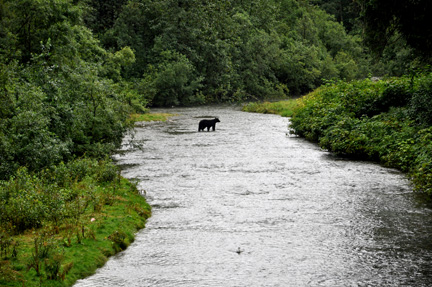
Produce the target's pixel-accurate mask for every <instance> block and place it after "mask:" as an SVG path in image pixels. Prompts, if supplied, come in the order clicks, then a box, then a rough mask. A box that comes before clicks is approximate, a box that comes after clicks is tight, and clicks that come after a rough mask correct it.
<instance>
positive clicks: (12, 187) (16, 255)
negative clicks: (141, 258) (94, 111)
mask: <svg viewBox="0 0 432 287" xmlns="http://www.w3.org/2000/svg"><path fill="white" fill-rule="evenodd" d="M0 187H1V188H0V206H1V207H2V209H1V213H0V243H1V244H0V262H1V265H0V285H1V286H71V285H72V284H73V283H74V282H75V281H76V280H78V279H80V278H84V277H86V276H89V275H91V274H92V273H93V272H94V271H95V270H96V268H98V267H101V266H102V265H103V264H104V263H105V261H106V260H107V258H108V257H109V256H111V255H114V254H115V253H117V252H119V251H121V250H124V249H125V248H126V247H127V246H128V245H129V244H130V243H131V242H132V241H133V240H134V233H135V232H136V231H137V230H138V229H141V228H143V227H144V225H145V222H146V219H147V218H148V217H149V216H150V214H151V209H150V206H149V205H148V204H147V203H146V202H145V199H144V197H143V196H142V195H141V194H140V192H138V190H137V188H136V186H135V185H134V184H132V183H130V182H129V181H127V180H125V179H123V178H121V177H120V175H119V171H118V168H117V167H116V166H115V165H113V164H112V163H111V162H110V161H97V160H92V159H78V160H74V161H71V162H69V163H68V164H60V165H57V166H55V167H52V168H46V169H44V170H43V171H41V172H40V173H38V176H35V174H34V173H30V172H29V171H28V170H27V169H26V168H20V169H19V170H18V172H17V173H16V174H15V176H13V177H11V178H10V179H9V180H8V181H3V182H1V186H0Z"/></svg>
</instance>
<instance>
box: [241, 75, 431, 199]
mask: <svg viewBox="0 0 432 287" xmlns="http://www.w3.org/2000/svg"><path fill="white" fill-rule="evenodd" d="M431 101H432V74H431V73H430V72H426V73H422V74H417V75H415V76H410V77H399V78H389V79H385V80H380V81H372V80H370V79H366V80H361V81H353V82H349V83H348V82H335V83H328V84H326V85H324V86H322V87H320V88H318V89H316V90H315V91H313V92H311V93H309V94H308V95H306V96H304V97H302V98H299V99H297V100H292V102H291V103H290V104H289V105H286V107H287V110H283V109H282V110H277V109H274V108H273V107H274V106H276V107H277V106H280V105H281V103H264V104H262V105H261V106H262V108H261V107H260V105H259V104H253V105H250V106H249V107H248V106H246V108H245V110H246V111H256V112H263V111H270V112H274V113H277V114H281V115H284V114H285V115H286V114H292V118H291V120H290V122H291V125H290V129H291V132H292V133H294V134H296V135H299V136H302V137H305V138H306V139H309V140H311V141H314V142H317V143H318V144H319V145H320V146H321V147H322V148H323V149H326V150H329V151H331V152H334V153H336V154H339V155H343V156H350V157H353V158H358V159H363V160H373V161H377V162H380V163H382V164H383V165H385V166H388V167H394V168H398V169H400V170H402V171H404V172H406V173H407V174H408V175H409V176H410V177H411V178H412V181H413V183H414V185H415V188H416V189H417V190H419V191H422V192H426V193H427V194H429V195H431V196H432V144H431V139H432V109H431V107H430V104H429V103H430V102H431ZM282 103H285V102H282ZM252 109H253V110H252Z"/></svg>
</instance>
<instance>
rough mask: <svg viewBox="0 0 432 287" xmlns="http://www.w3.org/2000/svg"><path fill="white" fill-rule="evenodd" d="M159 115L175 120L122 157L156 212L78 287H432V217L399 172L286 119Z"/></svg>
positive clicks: (140, 136) (149, 129) (144, 133)
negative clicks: (309, 136) (210, 125)
mask: <svg viewBox="0 0 432 287" xmlns="http://www.w3.org/2000/svg"><path fill="white" fill-rule="evenodd" d="M158 111H159V112H169V113H176V114H178V116H175V117H173V118H171V120H169V121H168V122H165V123H161V122H153V123H145V124H142V126H141V127H137V128H136V134H135V137H134V139H133V142H134V143H140V144H141V145H142V149H138V148H135V147H133V146H132V145H130V144H128V142H130V140H131V138H130V137H128V138H126V139H125V141H124V143H125V146H124V151H126V153H125V155H118V156H116V160H117V161H118V164H119V165H121V166H123V171H122V174H123V176H125V177H127V178H130V179H136V180H138V182H139V184H138V186H139V188H140V189H142V190H145V192H146V195H145V196H146V197H147V199H148V202H149V203H150V204H151V205H152V206H153V215H152V217H151V218H150V219H149V220H148V223H147V227H146V228H145V229H144V230H142V231H141V232H139V233H138V234H137V235H136V239H135V242H134V243H133V244H132V245H131V246H130V247H129V248H128V249H127V250H126V251H124V252H122V253H120V254H118V255H117V256H114V257H113V258H111V259H110V260H109V261H108V262H107V264H106V265H105V266H104V267H103V268H101V269H99V270H98V272H97V273H96V274H95V275H93V276H91V277H89V278H87V279H85V280H80V281H78V282H77V284H76V285H75V286H76V287H89V286H91V287H98V286H137V287H138V286H139V287H141V286H152V287H153V286H155V287H158V286H175V287H177V286H191V287H201V286H217V287H231V286H245V287H246V286H248V287H249V286H259V287H261V286H432V236H431V235H432V212H431V209H430V208H429V207H428V206H426V205H425V204H424V203H422V201H420V200H419V199H418V196H417V195H416V194H414V193H413V192H412V188H411V187H410V185H409V181H408V180H407V179H406V178H405V176H404V175H403V174H401V173H399V172H397V171H395V170H393V169H388V168H384V167H381V166H379V165H377V164H373V163H370V162H362V161H350V160H347V159H343V158H339V157H336V156H333V155H332V154H330V153H328V152H326V151H323V150H321V149H320V148H319V147H318V146H317V145H315V144H312V143H309V142H307V141H305V140H304V139H301V138H298V137H293V136H288V135H287V131H288V129H287V125H288V119H286V118H282V117H280V116H276V115H262V114H252V113H244V112H241V111H239V110H238V109H236V108H231V107H204V108H203V107H201V108H184V109H169V110H158ZM211 116H218V117H219V118H220V121H221V122H220V123H217V125H216V131H215V132H198V122H199V120H201V119H202V118H205V117H211Z"/></svg>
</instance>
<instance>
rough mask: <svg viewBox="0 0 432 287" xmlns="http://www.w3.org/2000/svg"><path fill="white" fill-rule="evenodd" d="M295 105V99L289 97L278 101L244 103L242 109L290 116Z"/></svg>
mask: <svg viewBox="0 0 432 287" xmlns="http://www.w3.org/2000/svg"><path fill="white" fill-rule="evenodd" d="M296 106H297V100H295V99H289V100H284V101H280V102H252V103H248V104H247V105H245V106H244V107H243V111H245V112H250V113H262V114H277V115H281V116H283V117H292V116H293V113H294V110H295V108H296Z"/></svg>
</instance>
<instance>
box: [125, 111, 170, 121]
mask: <svg viewBox="0 0 432 287" xmlns="http://www.w3.org/2000/svg"><path fill="white" fill-rule="evenodd" d="M172 116H174V114H167V113H154V112H152V113H145V114H131V115H130V117H131V119H132V121H133V122H152V121H162V122H165V121H167V120H168V118H170V117H172Z"/></svg>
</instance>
